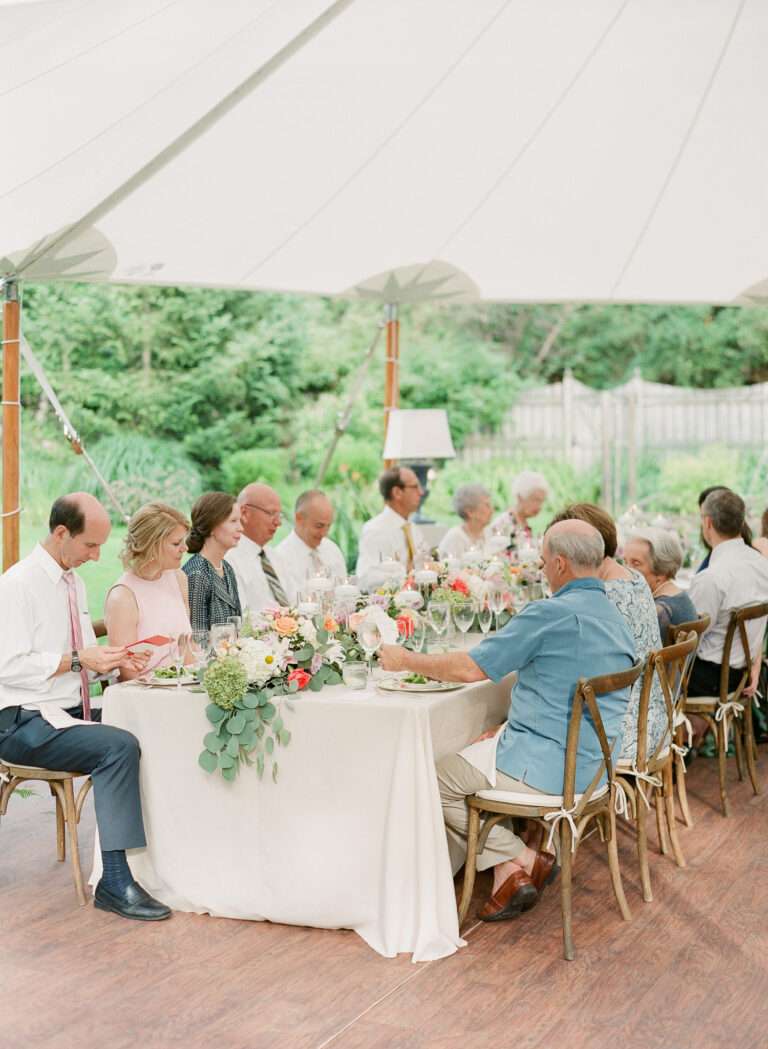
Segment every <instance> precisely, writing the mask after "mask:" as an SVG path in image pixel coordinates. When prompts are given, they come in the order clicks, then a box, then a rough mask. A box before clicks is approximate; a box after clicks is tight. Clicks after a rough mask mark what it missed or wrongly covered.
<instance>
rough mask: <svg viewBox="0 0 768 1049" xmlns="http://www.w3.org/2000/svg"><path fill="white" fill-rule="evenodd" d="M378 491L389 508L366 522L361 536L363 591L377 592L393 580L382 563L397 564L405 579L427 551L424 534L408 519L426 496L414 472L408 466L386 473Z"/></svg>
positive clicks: (359, 560) (359, 573) (360, 579)
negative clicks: (418, 558) (394, 562)
mask: <svg viewBox="0 0 768 1049" xmlns="http://www.w3.org/2000/svg"><path fill="white" fill-rule="evenodd" d="M379 491H380V492H381V497H382V499H383V500H384V502H385V504H386V505H385V507H384V509H383V510H382V511H381V513H380V514H377V515H376V516H375V517H372V518H371V520H370V521H366V522H365V524H364V525H363V530H362V533H361V534H360V549H359V553H358V556H357V578H358V583H359V584H360V586H361V587H362V588H363V589H364V590H375V589H376V587H378V586H381V585H382V583H384V582H385V581H386V580H387V579H388V578H391V577H390V576H389V575H388V574H387V572H386V570H382V569H381V567H380V566H381V563H382V562H383V561H390V562H392V561H398V562H399V563H400V564H401V565H402V569H403V576H405V574H406V572H410V571H411V569H412V568H413V566H414V561H415V560H416V558H417V557H418V556H419V555H421V554H423V553H424V552H425V551H426V549H427V544H426V542H425V541H424V539H423V537H422V535H421V532H420V531H419V529H418V528H417V527H416V525H414V524H411V522H410V520H409V518H410V516H411V514H412V513H415V512H416V510H418V508H419V504H420V502H421V497H422V496H423V494H424V490H423V489H422V487H421V485H420V484H419V479H418V477H417V476H416V474H415V473H414V472H413V470H411V469H410V468H409V467H407V466H392V467H390V468H389V469H388V470H385V471H384V473H383V474H382V475H381V476H380V477H379Z"/></svg>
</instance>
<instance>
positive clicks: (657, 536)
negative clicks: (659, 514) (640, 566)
mask: <svg viewBox="0 0 768 1049" xmlns="http://www.w3.org/2000/svg"><path fill="white" fill-rule="evenodd" d="M627 539H628V540H630V539H642V540H643V542H645V543H647V544H648V546H649V548H650V557H651V571H652V572H653V574H654V575H664V576H666V577H667V578H668V579H674V578H675V576H676V575H677V573H678V572H679V571H680V568H681V567H682V564H683V548H682V546H681V545H680V540H679V539H678V537H677V536H676V535H675V533H674V532H669V531H667V529H666V528H638V529H636V530H635V531H634V532H631V533H630V534H629V535H628V536H627Z"/></svg>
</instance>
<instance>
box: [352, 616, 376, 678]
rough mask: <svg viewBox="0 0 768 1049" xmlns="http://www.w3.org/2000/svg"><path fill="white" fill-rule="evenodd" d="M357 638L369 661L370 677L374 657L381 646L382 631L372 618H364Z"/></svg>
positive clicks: (369, 675)
mask: <svg viewBox="0 0 768 1049" xmlns="http://www.w3.org/2000/svg"><path fill="white" fill-rule="evenodd" d="M357 640H358V641H359V642H360V647H361V648H362V650H363V651H364V652H365V658H366V659H367V661H368V677H369V679H370V678H371V676H372V675H373V657H374V655H375V653H376V652H378V650H379V649H380V648H381V631H380V630H379V628H378V625H377V624H376V623H374V622H373V621H372V620H368V619H364V620H363V622H362V623H361V624H360V626H359V627H358V629H357Z"/></svg>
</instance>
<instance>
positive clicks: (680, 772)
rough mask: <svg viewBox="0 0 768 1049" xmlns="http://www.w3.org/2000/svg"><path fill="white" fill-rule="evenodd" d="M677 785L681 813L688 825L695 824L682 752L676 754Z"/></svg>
mask: <svg viewBox="0 0 768 1049" xmlns="http://www.w3.org/2000/svg"><path fill="white" fill-rule="evenodd" d="M675 786H676V787H677V800H678V803H679V805H680V815H681V816H682V817H683V823H684V824H685V825H686V827H692V826H693V817H692V816H691V810H690V809H689V807H688V791H687V788H686V786H685V762H684V761H683V757H682V755H681V754H675Z"/></svg>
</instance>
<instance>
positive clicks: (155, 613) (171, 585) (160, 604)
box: [113, 569, 192, 670]
mask: <svg viewBox="0 0 768 1049" xmlns="http://www.w3.org/2000/svg"><path fill="white" fill-rule="evenodd" d="M115 586H125V587H127V588H128V589H129V590H130V591H131V593H132V594H133V596H134V597H135V598H136V604H137V605H138V607H139V622H138V625H137V628H136V640H137V641H139V640H141V638H144V637H152V636H153V635H154V634H163V635H165V636H166V637H178V635H179V634H190V633H191V632H192V626H191V624H190V622H189V615H188V613H187V610H186V608H185V606H184V599H183V598H182V596H181V590H180V589H179V581H178V579H177V578H176V572H175V571H174V570H173V569H171V570H170V571H168V572H163V574H162V575H161V576H160V578H159V579H142V578H141V577H140V576H137V575H134V573H133V572H125V573H124V574H123V575H121V576H120V578H119V579H118V581H117V582H116V583H115ZM113 589H114V587H113ZM171 662H172V652H171V650H170V646H164V647H159V648H156V649H155V650H154V651H153V654H152V658H151V659H150V661H149V664H148V666H147V669H148V670H153V669H154V668H155V667H165V666H168V665H169V664H170V663H171Z"/></svg>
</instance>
